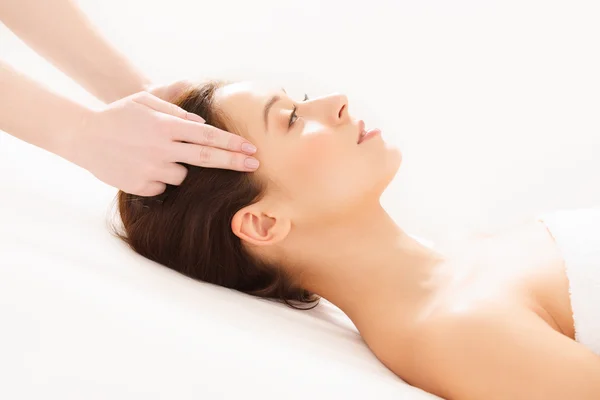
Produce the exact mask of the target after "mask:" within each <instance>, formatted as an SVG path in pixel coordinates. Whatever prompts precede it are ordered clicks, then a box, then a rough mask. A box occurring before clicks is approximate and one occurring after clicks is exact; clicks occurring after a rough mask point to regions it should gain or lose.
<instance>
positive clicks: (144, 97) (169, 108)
mask: <svg viewBox="0 0 600 400" xmlns="http://www.w3.org/2000/svg"><path fill="white" fill-rule="evenodd" d="M132 100H133V101H135V102H136V103H139V104H142V105H145V106H147V107H150V108H151V109H153V110H154V111H158V112H160V113H163V114H169V115H172V116H174V117H178V118H182V119H187V120H189V121H194V122H199V123H201V124H203V123H204V122H205V121H204V119H203V118H202V117H200V116H199V115H196V114H194V113H190V112H187V111H185V110H184V109H183V108H181V107H177V106H176V105H175V104H173V103H169V102H168V101H164V100H161V99H159V98H158V97H156V96H154V95H153V94H151V93H148V92H140V93H138V94H137V95H136V96H134V97H133V98H132Z"/></svg>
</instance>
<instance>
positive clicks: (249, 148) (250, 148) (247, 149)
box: [242, 143, 256, 154]
mask: <svg viewBox="0 0 600 400" xmlns="http://www.w3.org/2000/svg"><path fill="white" fill-rule="evenodd" d="M242 151H244V152H246V153H249V154H254V153H256V147H255V146H254V145H252V144H250V143H243V144H242Z"/></svg>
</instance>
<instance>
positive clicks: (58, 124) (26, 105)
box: [0, 61, 94, 159]
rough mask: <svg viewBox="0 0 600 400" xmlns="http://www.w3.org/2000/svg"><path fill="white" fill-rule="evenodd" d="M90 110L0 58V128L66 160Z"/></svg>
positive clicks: (91, 111)
mask: <svg viewBox="0 0 600 400" xmlns="http://www.w3.org/2000/svg"><path fill="white" fill-rule="evenodd" d="M93 112H94V111H93V110H90V109H88V108H86V107H84V106H82V105H80V104H77V103H75V102H73V101H71V100H69V99H66V98H64V97H61V96H59V95H57V94H55V93H53V92H51V91H50V90H48V89H47V88H45V87H43V86H42V85H40V84H39V83H37V82H35V81H33V80H31V79H30V78H28V77H26V76H25V75H23V74H21V73H19V72H18V71H16V70H15V69H13V68H12V67H10V66H9V65H8V64H6V63H4V62H2V61H0V130H3V131H5V132H7V133H9V134H11V135H13V136H15V137H17V138H19V139H22V140H24V141H26V142H28V143H31V144H33V145H35V146H38V147H41V148H44V149H46V150H48V151H50V152H52V153H55V154H57V155H59V156H61V157H63V158H66V159H69V147H70V143H71V142H72V138H73V137H74V136H75V135H77V133H78V131H79V129H80V128H81V127H82V125H83V123H84V121H86V119H87V118H88V117H89V116H90V115H91V114H92V113H93Z"/></svg>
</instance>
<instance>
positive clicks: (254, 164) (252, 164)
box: [244, 157, 259, 169]
mask: <svg viewBox="0 0 600 400" xmlns="http://www.w3.org/2000/svg"><path fill="white" fill-rule="evenodd" d="M258 164H259V162H258V160H257V159H256V158H252V157H248V158H246V161H244V165H245V166H246V167H247V168H252V169H256V168H258Z"/></svg>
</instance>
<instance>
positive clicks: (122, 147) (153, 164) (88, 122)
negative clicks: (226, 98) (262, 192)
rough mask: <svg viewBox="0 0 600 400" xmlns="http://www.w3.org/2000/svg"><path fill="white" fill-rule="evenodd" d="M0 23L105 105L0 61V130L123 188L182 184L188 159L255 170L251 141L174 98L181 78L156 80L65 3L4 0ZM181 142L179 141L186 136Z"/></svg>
mask: <svg viewBox="0 0 600 400" xmlns="http://www.w3.org/2000/svg"><path fill="white" fill-rule="evenodd" d="M0 20H1V21H2V22H3V23H4V24H5V25H6V26H7V27H8V28H9V29H11V30H12V31H13V32H14V33H15V34H16V35H17V36H19V38H20V39H22V40H23V41H24V42H25V43H26V44H28V45H29V46H30V47H31V48H32V49H34V50H35V51H36V52H38V53H39V54H40V55H41V56H43V57H45V58H46V59H47V60H48V61H50V62H51V63H52V64H54V65H55V66H56V67H57V68H59V69H60V70H62V71H63V72H64V73H65V74H67V75H69V76H70V77H71V78H73V79H74V80H75V81H76V82H77V83H79V84H80V85H81V86H82V87H83V88H85V89H86V90H88V91H89V92H90V93H91V94H93V95H94V96H96V97H97V98H98V99H100V100H102V101H103V102H105V103H107V106H105V107H103V108H101V109H99V110H93V109H89V108H87V107H84V106H82V105H80V104H77V103H75V102H73V101H70V100H69V99H66V98H64V97H62V96H59V95H58V94H56V93H53V92H51V91H50V90H48V89H47V88H45V87H44V86H43V85H41V84H39V83H37V82H35V81H33V80H32V79H30V78H28V77H26V76H25V75H23V74H21V73H19V72H18V71H17V70H15V69H14V68H12V67H11V66H10V65H8V64H7V63H5V62H2V61H0V130H3V131H5V132H7V133H9V134H11V135H13V136H15V137H17V138H19V139H22V140H24V141H26V142H28V143H31V144H33V145H35V146H38V147H41V148H44V149H46V150H48V151H50V152H53V153H55V154H57V155H59V156H61V157H63V158H65V159H67V160H69V161H71V162H73V163H75V164H77V165H79V166H81V167H83V168H85V169H87V170H88V171H90V172H91V173H92V174H93V175H95V176H96V177H97V178H99V179H100V180H102V181H104V182H105V183H107V184H109V185H111V186H114V187H116V188H118V189H121V190H123V191H125V192H127V193H132V194H137V195H141V196H153V195H157V194H160V193H162V192H163V191H164V189H165V187H166V184H171V185H179V184H180V183H181V182H182V181H183V179H184V178H185V176H186V174H187V170H186V168H185V167H183V166H181V165H179V164H177V163H178V162H183V163H187V164H190V165H196V166H203V167H210V168H225V169H232V170H238V171H255V170H256V168H258V162H257V160H256V159H255V158H254V157H249V155H251V154H254V152H255V151H256V149H255V147H254V146H253V145H252V143H250V142H249V141H248V140H246V139H244V138H241V137H240V136H237V135H233V134H231V133H229V132H225V131H222V130H220V129H217V128H215V127H212V126H208V125H205V124H204V121H203V120H202V118H200V117H199V116H197V115H194V114H190V113H188V112H185V111H184V110H182V109H181V108H179V107H176V106H175V105H173V104H171V103H170V102H169V100H172V99H174V98H175V97H176V95H177V94H178V93H179V92H180V91H181V90H183V89H184V88H185V86H186V85H185V82H176V83H174V84H171V85H167V86H152V85H151V82H150V80H149V79H148V78H146V77H145V76H143V75H142V74H141V73H140V72H139V71H138V70H137V69H136V68H135V67H134V66H133V65H132V64H131V63H130V62H129V61H128V60H127V59H126V58H125V57H124V56H123V55H121V54H119V53H118V51H117V50H116V49H115V48H113V47H112V46H111V45H110V44H109V43H107V42H106V41H105V40H104V39H103V38H102V36H101V35H100V33H99V32H98V31H97V30H96V29H95V28H94V27H93V26H92V24H91V23H90V21H89V20H88V19H87V18H86V17H85V15H84V14H83V13H82V12H81V11H80V10H79V9H78V8H77V6H76V4H75V2H73V1H69V0H45V1H37V0H3V1H2V2H0ZM184 142H185V143H184Z"/></svg>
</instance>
